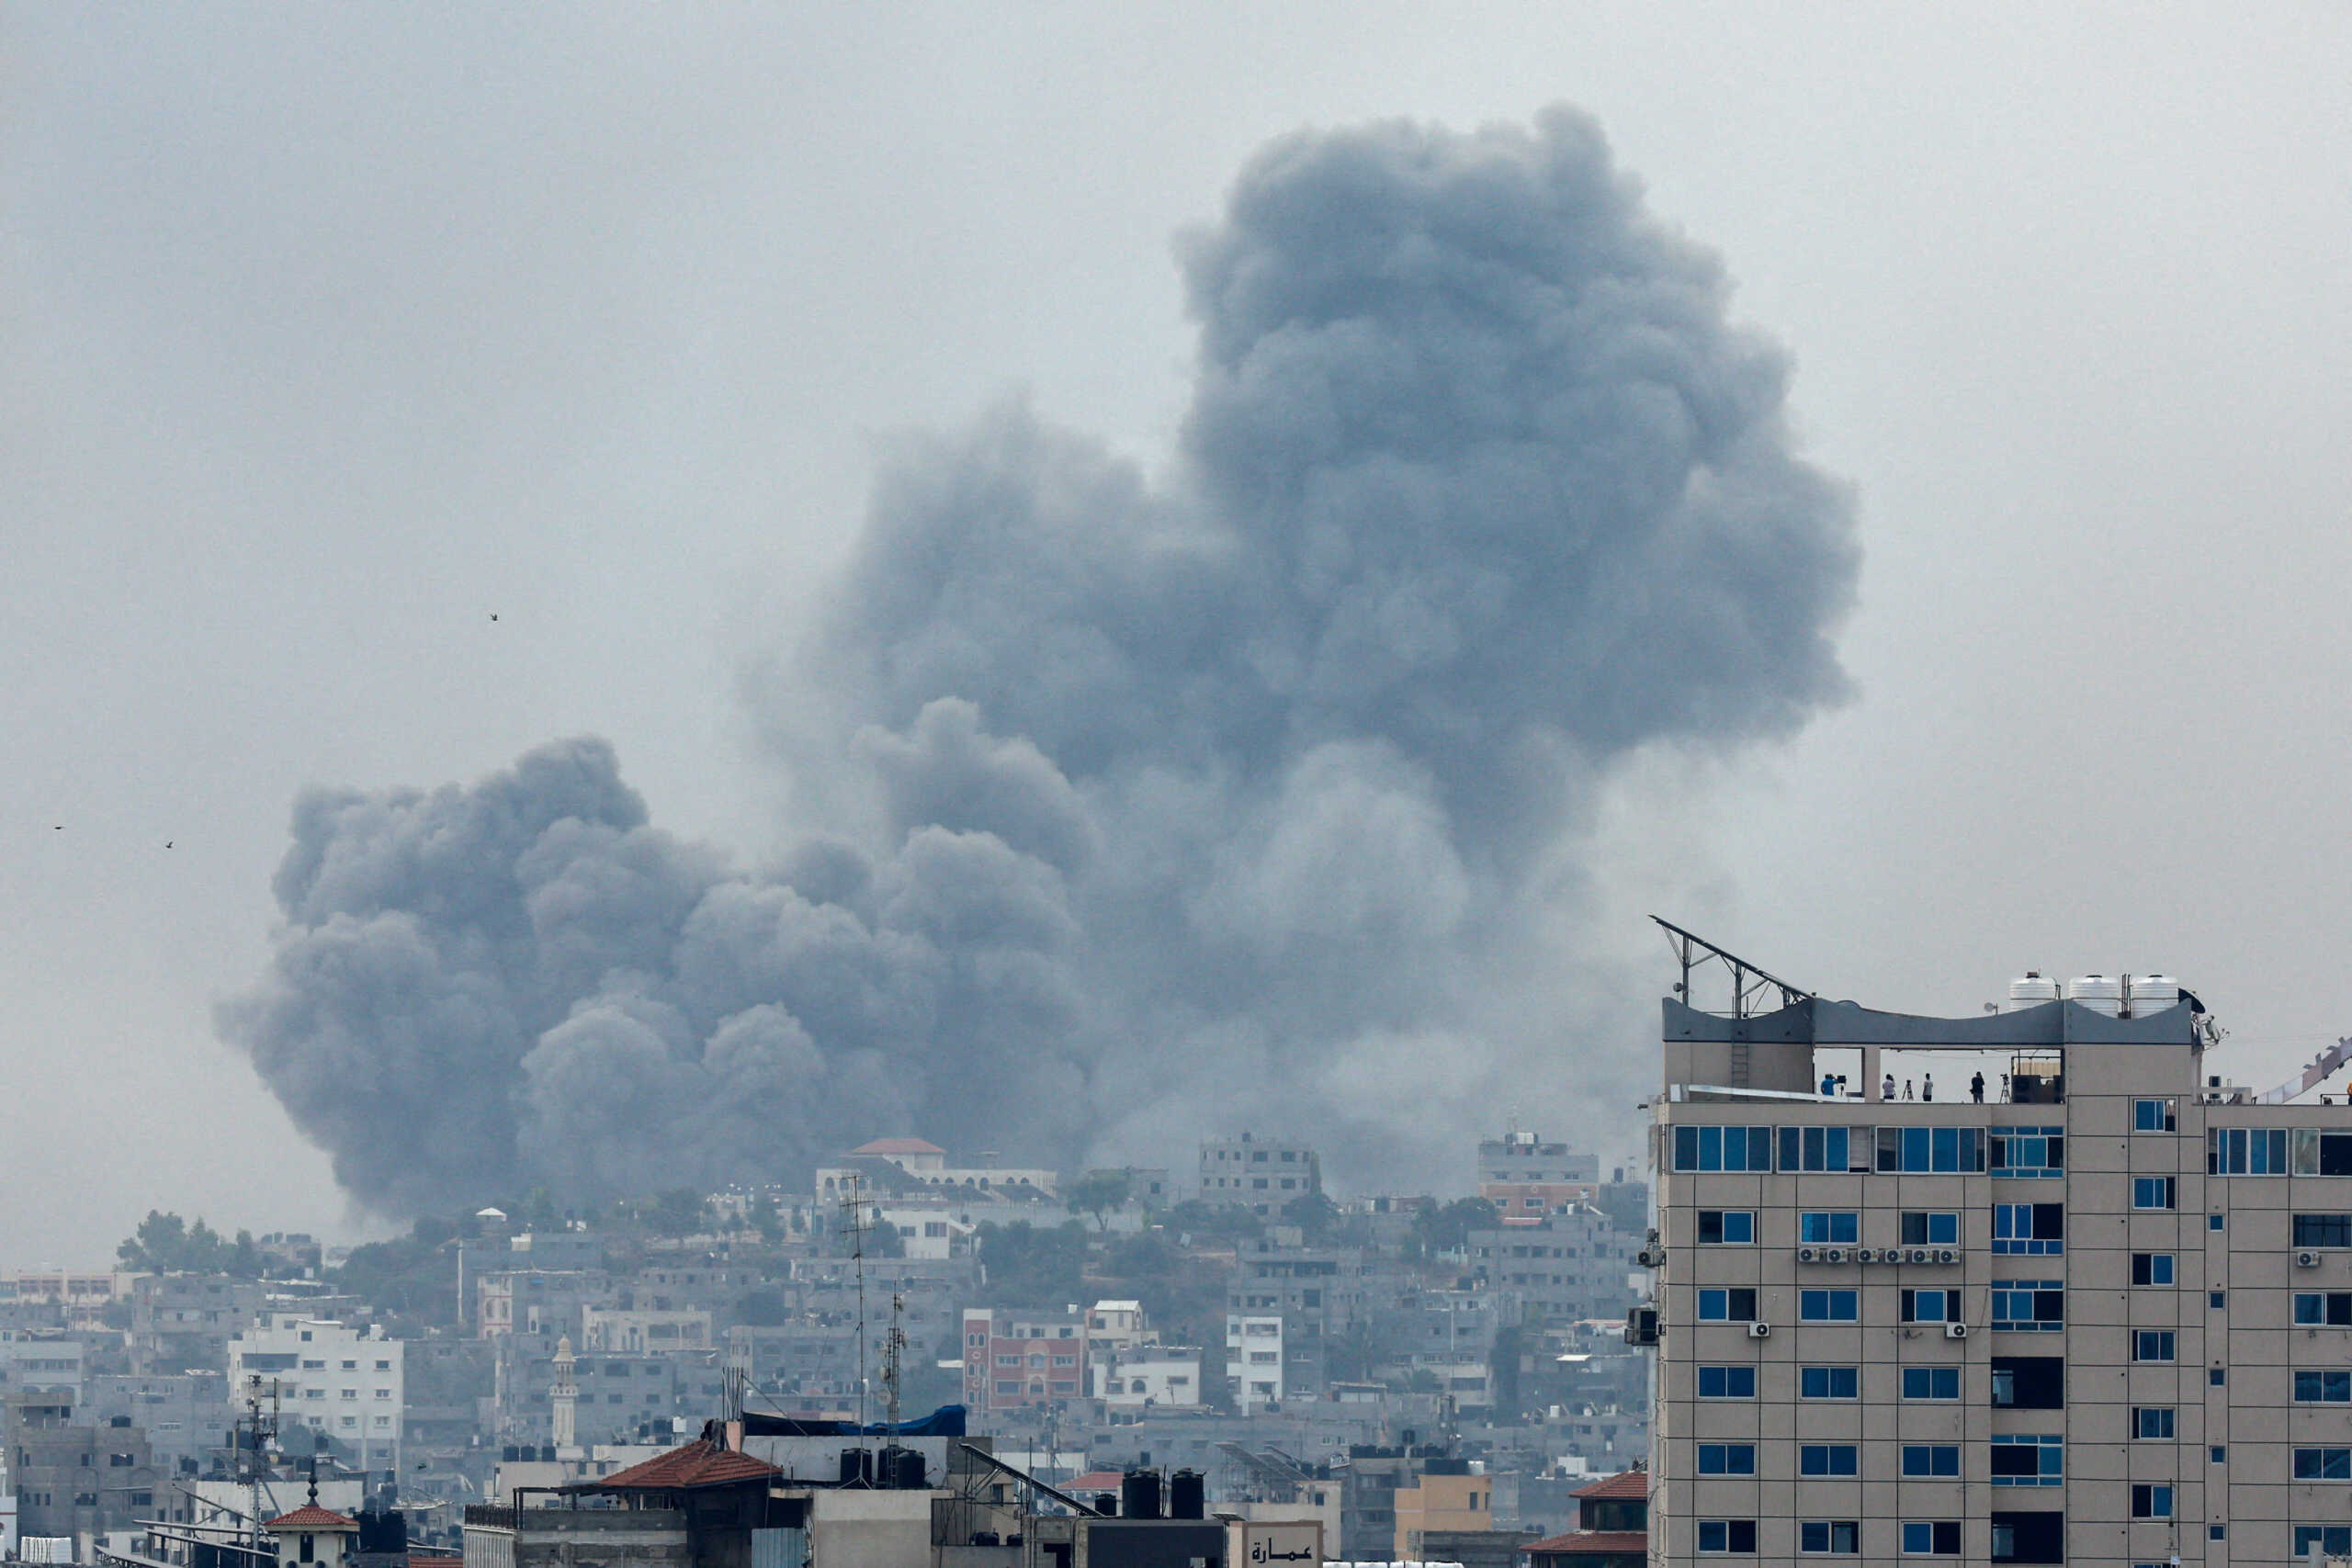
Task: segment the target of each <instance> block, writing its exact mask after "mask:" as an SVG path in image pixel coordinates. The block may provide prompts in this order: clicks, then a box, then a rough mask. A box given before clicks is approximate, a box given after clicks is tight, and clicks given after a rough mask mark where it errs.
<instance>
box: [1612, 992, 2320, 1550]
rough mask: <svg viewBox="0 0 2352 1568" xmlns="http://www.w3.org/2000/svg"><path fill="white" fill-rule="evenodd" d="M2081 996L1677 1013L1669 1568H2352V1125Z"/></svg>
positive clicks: (2185, 1018)
mask: <svg viewBox="0 0 2352 1568" xmlns="http://www.w3.org/2000/svg"><path fill="white" fill-rule="evenodd" d="M1686 984H1687V982H1686ZM2057 989H2058V987H2055V986H2054V985H2052V984H2051V983H2049V982H2046V981H2041V980H2039V978H2038V977H2032V978H2030V979H2029V980H2028V981H2025V982H2019V983H2018V986H2016V987H2012V998H2011V1000H2010V1003H2009V1004H2008V1006H2007V1008H2006V1009H2004V1010H1996V1011H1990V1012H1988V1013H1987V1014H1986V1015H1984V1016H1978V1017H1970V1018H1960V1019H1932V1018H1919V1017H1911V1016H1905V1015H1900V1014H1892V1013H1881V1012H1874V1011H1871V1010H1867V1009H1864V1008H1860V1007H1858V1006H1856V1005H1854V1004H1852V1003H1849V1002H1836V1003H1833V1002H1828V1001H1825V1000H1822V999H1819V998H1813V997H1809V996H1804V995H1803V994H1802V993H1798V992H1796V991H1794V990H1793V988H1790V989H1789V990H1787V991H1786V992H1785V993H1784V995H1783V996H1782V997H1781V998H1778V999H1780V1000H1781V1001H1782V1002H1784V1003H1785V1005H1783V1006H1781V1007H1780V1008H1778V1009H1776V1010H1770V1011H1762V1010H1747V1009H1743V1010H1740V1011H1743V1012H1745V1013H1746V1014H1747V1015H1746V1016H1728V1017H1727V1016H1720V1015H1715V1014H1710V1013H1703V1012H1700V1011H1697V1010H1693V1009H1691V1008H1690V1007H1688V1006H1685V1005H1683V1003H1682V1002H1680V1001H1678V1000H1673V999H1669V1000H1668V1001H1667V1002H1666V1004H1665V1031H1664V1033H1665V1066H1666V1075H1665V1077H1666V1081H1665V1085H1664V1088H1663V1090H1662V1092H1661V1093H1660V1094H1659V1096H1658V1098H1657V1100H1656V1101H1655V1102H1654V1104H1653V1111H1654V1119H1655V1128H1654V1137H1655V1143H1654V1145H1653V1148H1652V1156H1653V1158H1654V1160H1655V1161H1656V1165H1657V1171H1658V1177H1659V1180H1658V1187H1657V1190H1658V1195H1659V1199H1658V1220H1659V1227H1660V1232H1661V1235H1659V1236H1658V1238H1657V1241H1656V1242H1655V1243H1654V1244H1653V1252H1652V1256H1653V1257H1656V1258H1658V1259H1659V1260H1660V1262H1661V1264H1662V1267H1661V1269H1660V1270H1659V1277H1658V1284H1657V1314H1656V1320H1655V1322H1656V1335H1657V1349H1658V1359H1657V1385H1656V1386H1657V1408H1656V1419H1655V1424H1654V1436H1653V1443H1652V1450H1651V1465H1650V1468H1651V1473H1652V1483H1651V1485H1652V1493H1651V1504H1652V1507H1651V1520H1652V1524H1651V1533H1650V1540H1651V1548H1650V1557H1651V1561H1652V1562H1657V1563H1674V1564H1684V1563H1691V1562H1696V1561H1702V1560H1705V1559H1711V1558H1715V1557H1726V1556H1727V1557H1734V1558H1750V1559H1755V1560H1758V1561H1761V1562H1792V1561H1797V1560H1803V1559H1814V1558H1828V1559H1839V1558H1843V1559H1847V1560H1853V1561H1863V1562H1872V1563H1878V1562H1888V1563H1893V1562H1909V1561H1913V1560H1925V1561H1927V1562H1933V1561H1934V1560H1937V1559H1947V1560H1952V1561H1958V1562H1969V1563H1984V1562H1996V1563H2003V1562H2072V1563H2080V1564H2101V1565H2107V1564H2112V1565H2115V1568H2131V1565H2133V1564H2143V1563H2144V1564H2166V1563H2172V1562H2178V1563H2183V1564H2192V1565H2197V1564H2210V1565H2217V1568H2218V1565H2222V1564H2248V1563H2284V1562H2290V1561H2293V1560H2299V1559H2300V1558H2301V1556H2302V1555H2303V1553H2305V1552H2306V1551H2309V1550H2311V1549H2312V1548H2314V1547H2316V1548H2320V1549H2323V1550H2325V1551H2332V1552H2343V1551H2348V1550H2352V1109H2347V1107H2346V1104H2345V1103H2344V1102H2343V1100H2342V1098H2341V1097H2335V1103H2327V1102H2325V1101H2324V1100H2323V1101H2319V1102H2311V1103H2305V1102H2301V1101H2300V1100H2295V1099H2293V1098H2292V1097H2291V1096H2290V1095H2288V1094H2286V1093H2285V1092H2284V1091H2278V1093H2276V1094H2275V1095H2272V1096H2256V1095H2253V1094H2250V1093H2248V1092H2247V1091H2246V1090H2245V1089H2241V1088H2238V1087H2235V1086H2231V1085H2226V1084H2224V1083H2222V1080H2221V1078H2220V1077H2218V1076H2217V1075H2216V1074H2214V1073H2211V1072H2209V1071H2208V1070H2207V1066H2206V1057H2207V1055H2208V1047H2209V1045H2210V1044H2211V1043H2212V1041H2213V1040H2214V1039H2215V1038H2216V1033H2215V1032H2214V1031H2213V1030H2212V1029H2211V1026H2210V1021H2208V1019H2207V1018H2206V1016H2205V1013H2204V1010H2203V1008H2202V1006H2201V1004H2199V1003H2198V1002H2197V1001H2196V999H2195V998H2191V997H2189V996H2188V993H2186V992H2183V991H2181V990H2180V989H2179V988H2178V987H2177V984H2175V983H2171V982H2164V983H2162V984H2161V985H2158V984H2151V983H2148V982H2145V981H2143V982H2141V983H2140V984H2139V985H2138V986H2136V987H2134V986H2131V985H2130V984H2129V983H2126V984H2122V985H2119V984H2118V983H2117V982H2115V981H2113V980H2105V979H2101V978H2100V977H2095V976H2094V977H2088V978H2087V979H2086V980H2085V981H2077V982H2075V983H2074V985H2073V986H2071V987H2068V990H2069V992H2070V993H2071V994H2072V995H2075V996H2081V997H2083V998H2086V999H2085V1000H2073V999H2063V1000H2062V999H2048V998H2054V997H2055V994H2056V991H2057ZM2134 991H2136V992H2137V994H2136V995H2134V994H2133V993H2134ZM1684 994H1685V995H1687V994H1688V992H1687V990H1686V991H1685V992H1684ZM1751 994H1753V993H1752V992H1751ZM2337 1059H2340V1053H2332V1054H2331V1059H2330V1060H2328V1061H2326V1062H2325V1063H2324V1064H2323V1067H2332V1066H2334V1065H2335V1060H2337ZM1980 1074H1981V1075H1982V1078H1983V1085H1982V1089H1983V1100H1982V1102H1980V1101H1978V1100H1976V1099H1974V1098H1973V1097H1972V1095H1971V1093H1970V1085H1971V1082H1972V1080H1973V1079H1974V1078H1976V1077H1977V1076H1978V1075H1980ZM2323 1076H2324V1074H2323V1073H2321V1072H2319V1071H2315V1073H2314V1074H2311V1075H2306V1078H2305V1082H2304V1084H2303V1085H2301V1086H2300V1087H2301V1089H2302V1090H2303V1091H2306V1092H2307V1091H2308V1090H2309V1089H2310V1088H2312V1085H2313V1084H2314V1083H2315V1082H2316V1081H2320V1079H2321V1077H2323ZM1937 1077H1939V1078H1941V1079H1942V1080H1943V1082H1944V1083H1945V1084H1946V1085H1947V1086H1948V1087H1947V1089H1946V1090H1945V1095H1944V1097H1943V1098H1941V1099H1939V1100H1925V1099H1919V1100H1906V1099H1905V1098H1904V1096H1905V1094H1907V1093H1908V1092H1909V1086H1910V1084H1911V1081H1912V1080H1913V1079H1914V1078H1917V1079H1918V1080H1920V1085H1921V1089H1922V1091H1923V1092H1932V1090H1931V1089H1928V1085H1929V1084H1930V1083H1931V1081H1932V1079H1933V1078H1937ZM1898 1082H1899V1083H1900V1084H1902V1085H1903V1086H1904V1087H1903V1088H1902V1089H1899V1090H1898V1091H1897V1093H1896V1096H1895V1098H1894V1100H1891V1101H1890V1100H1888V1099H1887V1098H1886V1097H1885V1091H1886V1090H1887V1089H1888V1088H1889V1087H1890V1086H1893V1085H1894V1084H1897V1083H1898ZM1648 1326H1649V1325H1648V1324H1647V1323H1645V1322H1644V1321H1643V1320H1642V1315H1641V1314H1639V1313H1637V1314H1636V1319H1635V1323H1634V1325H1632V1326H1630V1327H1629V1331H1628V1332H1629V1336H1631V1337H1635V1338H1637V1339H1640V1338H1645V1337H1647V1329H1648Z"/></svg>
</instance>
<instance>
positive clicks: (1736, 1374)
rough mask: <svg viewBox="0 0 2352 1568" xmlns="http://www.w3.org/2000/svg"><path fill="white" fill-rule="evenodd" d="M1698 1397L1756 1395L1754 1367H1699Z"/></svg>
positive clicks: (1747, 1397) (1745, 1397)
mask: <svg viewBox="0 0 2352 1568" xmlns="http://www.w3.org/2000/svg"><path fill="white" fill-rule="evenodd" d="M1699 1397H1700V1398H1702V1399H1753V1398H1755V1397H1756V1369H1755V1368H1754V1367H1701V1368H1700V1369H1699Z"/></svg>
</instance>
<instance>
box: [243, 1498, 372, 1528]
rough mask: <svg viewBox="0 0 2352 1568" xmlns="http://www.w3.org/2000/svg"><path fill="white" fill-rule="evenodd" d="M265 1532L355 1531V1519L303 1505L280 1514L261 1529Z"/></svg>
mask: <svg viewBox="0 0 2352 1568" xmlns="http://www.w3.org/2000/svg"><path fill="white" fill-rule="evenodd" d="M261 1528H262V1529H266V1530H279V1529H284V1530H356V1529H358V1528H359V1521H358V1520H357V1519H351V1518H345V1517H344V1516H343V1515H341V1514H338V1513H336V1512H335V1511H334V1509H333V1508H322V1507H320V1506H318V1505H317V1504H316V1503H305V1504H303V1505H302V1506H300V1507H299V1508H297V1509H295V1510H294V1511H293V1512H292V1513H290V1514H280V1515H278V1516H277V1517H276V1518H274V1519H272V1520H270V1521H269V1522H268V1523H267V1524H266V1525H264V1526H262V1527H261Z"/></svg>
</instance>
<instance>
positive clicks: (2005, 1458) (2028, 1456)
mask: <svg viewBox="0 0 2352 1568" xmlns="http://www.w3.org/2000/svg"><path fill="white" fill-rule="evenodd" d="M2065 1480H2066V1443H2065V1439H2064V1438H2061V1437H2057V1436H2055V1435H2049V1436H2043V1435H2037V1434H2030V1433H2014V1434H2004V1435H1998V1436H1996V1437H1995V1438H1993V1484H1994V1485H1996V1486H2061V1485H2064V1483H2065Z"/></svg>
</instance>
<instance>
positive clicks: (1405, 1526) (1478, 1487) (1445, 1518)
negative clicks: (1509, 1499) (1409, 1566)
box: [1396, 1472, 1495, 1562]
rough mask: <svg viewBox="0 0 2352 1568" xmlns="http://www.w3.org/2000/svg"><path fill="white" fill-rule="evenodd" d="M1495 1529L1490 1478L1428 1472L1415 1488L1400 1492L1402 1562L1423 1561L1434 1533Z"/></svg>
mask: <svg viewBox="0 0 2352 1568" xmlns="http://www.w3.org/2000/svg"><path fill="white" fill-rule="evenodd" d="M1494 1528H1495V1483H1494V1480H1493V1478H1492V1477H1490V1476H1485V1475H1468V1474H1463V1475H1441V1474H1437V1473H1434V1472H1425V1473H1424V1474H1422V1476H1421V1477H1420V1478H1419V1480H1418V1481H1416V1482H1415V1483H1413V1484H1412V1485H1410V1486H1399V1487H1398V1488H1397V1540H1396V1551H1397V1560H1398V1561H1399V1562H1408V1561H1419V1559H1420V1557H1421V1556H1422V1549H1423V1547H1424V1546H1425V1545H1426V1543H1427V1539H1428V1537H1429V1536H1430V1534H1431V1533H1433V1532H1436V1531H1463V1530H1481V1531H1483V1530H1491V1529H1494Z"/></svg>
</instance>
